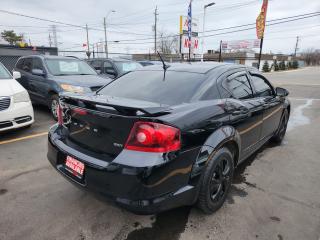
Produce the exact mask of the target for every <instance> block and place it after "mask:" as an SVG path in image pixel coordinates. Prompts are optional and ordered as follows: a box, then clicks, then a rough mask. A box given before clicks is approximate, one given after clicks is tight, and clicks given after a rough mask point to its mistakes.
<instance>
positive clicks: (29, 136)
mask: <svg viewBox="0 0 320 240" xmlns="http://www.w3.org/2000/svg"><path fill="white" fill-rule="evenodd" d="M45 135H48V132H42V133H37V134H32V135H28V136H24V137H20V138H14V139H10V140H5V141H0V145H3V144H8V143H13V142H18V141H22V140H26V139H31V138H36V137H41V136H45Z"/></svg>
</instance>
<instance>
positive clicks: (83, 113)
mask: <svg viewBox="0 0 320 240" xmlns="http://www.w3.org/2000/svg"><path fill="white" fill-rule="evenodd" d="M72 112H73V113H75V114H78V115H82V116H84V115H87V111H86V110H84V109H81V108H74V109H72Z"/></svg>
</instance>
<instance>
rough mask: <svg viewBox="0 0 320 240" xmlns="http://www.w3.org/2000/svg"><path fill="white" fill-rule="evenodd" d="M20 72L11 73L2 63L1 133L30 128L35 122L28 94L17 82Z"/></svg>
mask: <svg viewBox="0 0 320 240" xmlns="http://www.w3.org/2000/svg"><path fill="white" fill-rule="evenodd" d="M20 77H21V75H20V73H19V72H13V77H12V76H11V74H10V72H9V71H8V70H7V69H6V68H5V67H4V66H3V65H2V64H1V63H0V132H1V131H5V130H9V129H14V128H20V127H25V126H30V125H31V124H32V123H33V122H34V114H33V108H32V104H31V101H30V98H29V94H28V92H27V91H26V90H25V89H24V88H23V87H22V86H21V85H20V84H19V83H18V82H17V81H16V80H15V79H17V78H20Z"/></svg>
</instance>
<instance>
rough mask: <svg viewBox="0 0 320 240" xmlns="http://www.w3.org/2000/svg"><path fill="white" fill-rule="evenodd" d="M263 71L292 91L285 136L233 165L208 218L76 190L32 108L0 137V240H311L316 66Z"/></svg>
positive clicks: (318, 213) (318, 193) (318, 206)
mask: <svg viewBox="0 0 320 240" xmlns="http://www.w3.org/2000/svg"><path fill="white" fill-rule="evenodd" d="M266 76H267V77H268V78H269V79H271V81H272V82H273V84H274V85H277V86H282V87H285V88H287V89H288V90H289V91H290V93H291V94H290V99H291V102H292V107H293V108H292V111H291V119H290V124H289V128H288V132H287V135H286V138H285V140H284V142H283V143H282V145H280V146H276V145H272V144H270V143H268V144H266V145H265V146H264V147H263V148H262V149H261V150H260V151H259V152H257V153H256V154H254V156H252V157H250V158H249V159H247V160H246V161H245V162H243V163H242V164H241V165H240V166H239V167H238V168H237V169H236V172H235V178H234V181H233V185H232V189H231V192H230V194H229V197H228V199H227V201H226V203H225V204H224V206H223V207H222V208H221V209H220V210H219V211H218V212H216V213H215V214H212V215H205V214H203V213H202V212H201V211H199V210H198V209H197V208H195V207H183V208H178V209H174V210H171V211H168V212H164V213H161V214H158V215H154V216H138V215H134V214H132V213H129V212H127V211H125V210H122V209H119V208H117V207H115V206H112V205H110V204H108V203H106V202H104V201H102V200H100V199H97V198H95V197H94V196H92V195H90V194H87V193H86V192H83V191H81V190H79V189H77V188H75V187H74V186H73V185H71V184H70V183H68V182H67V181H66V180H65V179H63V178H62V177H61V176H60V175H59V174H58V173H56V172H55V171H54V170H53V169H52V167H51V166H50V165H49V163H48V161H47V160H46V137H47V136H46V135H45V132H46V131H47V129H48V126H50V125H51V124H52V123H53V121H52V120H51V118H50V116H49V113H48V111H47V110H46V109H45V108H43V107H39V106H38V107H37V106H36V107H35V114H36V123H35V124H34V125H33V126H32V127H31V128H28V129H23V130H20V131H15V132H9V133H6V134H1V135H0V240H5V239H32V240H33V239H79V240H85V239H114V240H124V239H129V240H134V239H146V240H148V239H152V240H162V239H173V240H178V239H186V240H188V239H276V240H282V239H299V240H300V239H315V240H318V239H319V238H320V188H319V182H320V174H319V173H320V158H319V156H320V137H319V136H320V135H319V134H320V130H319V128H318V127H317V126H319V124H320V68H306V69H303V70H297V71H293V72H283V73H271V74H267V75H266ZM39 133H43V135H40V136H36V137H31V138H28V139H20V138H21V137H25V136H35V135H37V134H39ZM12 139H18V140H17V141H14V142H12V141H11V140H12ZM19 139H20V140H19Z"/></svg>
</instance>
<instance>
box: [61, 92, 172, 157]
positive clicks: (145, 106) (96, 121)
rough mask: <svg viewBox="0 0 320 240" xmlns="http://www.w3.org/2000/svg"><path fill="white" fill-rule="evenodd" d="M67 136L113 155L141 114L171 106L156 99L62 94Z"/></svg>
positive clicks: (164, 110) (160, 111) (156, 113)
mask: <svg viewBox="0 0 320 240" xmlns="http://www.w3.org/2000/svg"><path fill="white" fill-rule="evenodd" d="M61 103H62V105H63V107H64V111H65V115H66V124H65V126H66V127H67V129H68V136H67V138H68V140H69V141H71V142H73V143H74V144H77V145H78V146H80V147H82V148H84V149H86V150H90V151H92V152H94V153H97V154H108V155H112V156H113V157H116V156H117V155H118V154H119V153H120V152H121V151H122V149H123V147H124V146H125V143H126V141H127V138H128V136H129V134H130V131H131V129H132V127H133V125H134V123H135V122H136V121H138V120H139V119H140V118H141V117H144V118H146V117H147V118H148V117H150V118H152V117H154V116H159V115H161V114H167V113H168V112H169V111H170V109H169V107H168V106H163V105H160V104H157V103H152V102H145V101H136V100H130V99H119V98H112V97H107V96H101V95H100V96H99V95H91V96H76V97H70V96H62V97H61Z"/></svg>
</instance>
